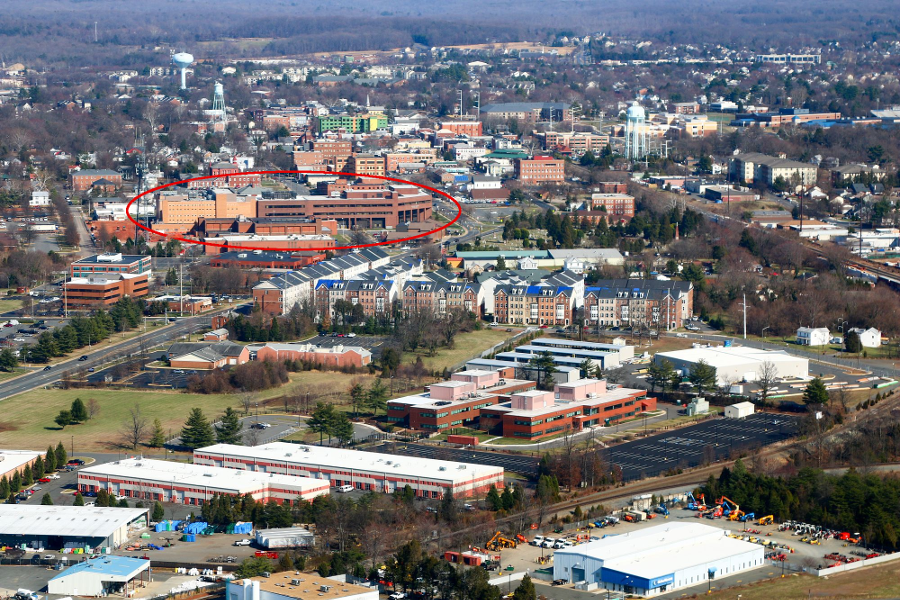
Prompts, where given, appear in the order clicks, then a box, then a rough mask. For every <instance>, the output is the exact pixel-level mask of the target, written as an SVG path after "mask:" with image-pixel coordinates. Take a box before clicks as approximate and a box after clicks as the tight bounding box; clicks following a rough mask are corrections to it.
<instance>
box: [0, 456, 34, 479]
mask: <svg viewBox="0 0 900 600" xmlns="http://www.w3.org/2000/svg"><path fill="white" fill-rule="evenodd" d="M40 455H41V453H40V452H33V451H31V450H0V477H3V476H4V475H5V476H6V478H7V479H9V478H10V477H12V476H13V475H14V474H15V472H16V471H21V470H22V469H24V468H25V465H30V464H32V463H34V461H35V459H37V457H38V456H40ZM35 479H37V478H35Z"/></svg>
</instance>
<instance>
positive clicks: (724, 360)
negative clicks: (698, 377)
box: [653, 346, 809, 385]
mask: <svg viewBox="0 0 900 600" xmlns="http://www.w3.org/2000/svg"><path fill="white" fill-rule="evenodd" d="M663 360H667V361H669V362H670V363H671V364H672V366H673V367H674V368H675V369H677V370H681V371H682V373H684V374H687V373H690V372H691V370H692V369H693V368H694V367H695V366H696V365H697V364H698V363H699V362H700V361H701V360H702V361H705V362H706V364H708V365H710V366H711V367H715V369H716V381H717V383H718V385H725V384H727V383H735V382H738V381H756V380H757V379H759V373H760V371H761V370H762V368H763V364H764V363H771V364H772V365H774V367H775V371H776V373H777V375H776V376H777V377H807V376H808V375H809V359H807V358H803V357H802V356H794V355H793V354H788V353H787V352H784V351H782V350H762V349H760V348H752V347H750V346H731V347H724V346H719V347H712V346H700V347H696V348H687V349H685V350H673V351H672V352H657V353H656V355H655V356H654V357H653V362H655V363H656V364H660V363H662V361H663Z"/></svg>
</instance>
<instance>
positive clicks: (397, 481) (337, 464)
mask: <svg viewBox="0 0 900 600" xmlns="http://www.w3.org/2000/svg"><path fill="white" fill-rule="evenodd" d="M194 463H195V464H198V465H212V466H216V467H229V468H234V469H246V470H248V471H259V472H262V473H282V474H284V473H286V474H289V475H298V476H301V477H316V478H318V479H320V480H321V479H326V480H328V481H329V482H330V483H331V485H333V486H340V485H352V486H353V487H355V488H356V489H360V490H373V491H379V492H385V493H388V494H389V493H392V492H394V491H395V490H398V489H403V488H404V486H406V485H409V486H410V487H411V488H412V490H413V491H414V492H415V494H416V496H420V497H425V498H441V497H443V495H444V490H446V489H447V488H450V489H451V490H452V491H453V496H454V497H456V498H459V497H470V496H479V495H482V494H486V493H487V492H488V490H489V489H490V487H491V486H492V485H494V486H496V487H497V488H502V487H503V468H502V467H491V466H485V465H473V464H467V463H458V462H451V461H445V460H434V459H430V458H419V457H412V456H392V455H389V454H377V453H375V452H360V451H358V450H344V449H339V448H326V447H324V446H301V445H298V444H288V443H285V442H273V443H271V444H265V445H262V446H255V447H248V446H235V445H231V444H216V445H214V446H207V447H206V448H198V449H197V450H194Z"/></svg>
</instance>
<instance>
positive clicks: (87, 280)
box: [63, 273, 150, 308]
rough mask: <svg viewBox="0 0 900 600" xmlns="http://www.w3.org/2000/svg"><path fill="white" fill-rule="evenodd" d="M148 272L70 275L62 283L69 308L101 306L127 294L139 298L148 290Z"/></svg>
mask: <svg viewBox="0 0 900 600" xmlns="http://www.w3.org/2000/svg"><path fill="white" fill-rule="evenodd" d="M148 275H149V273H109V274H105V275H89V276H87V277H72V278H71V279H69V280H68V281H67V282H65V283H64V284H63V301H64V302H65V304H66V306H67V307H69V308H101V307H104V306H110V305H112V304H115V303H116V302H118V301H119V300H120V299H122V298H124V297H126V296H128V297H131V298H141V297H143V296H146V295H147V293H148V292H149V291H150V282H149V279H148Z"/></svg>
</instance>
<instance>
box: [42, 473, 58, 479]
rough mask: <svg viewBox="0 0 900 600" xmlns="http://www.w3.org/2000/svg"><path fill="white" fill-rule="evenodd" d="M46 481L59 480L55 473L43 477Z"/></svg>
mask: <svg viewBox="0 0 900 600" xmlns="http://www.w3.org/2000/svg"><path fill="white" fill-rule="evenodd" d="M45 477H46V478H47V479H59V475H57V474H56V473H50V474H49V475H45Z"/></svg>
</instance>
